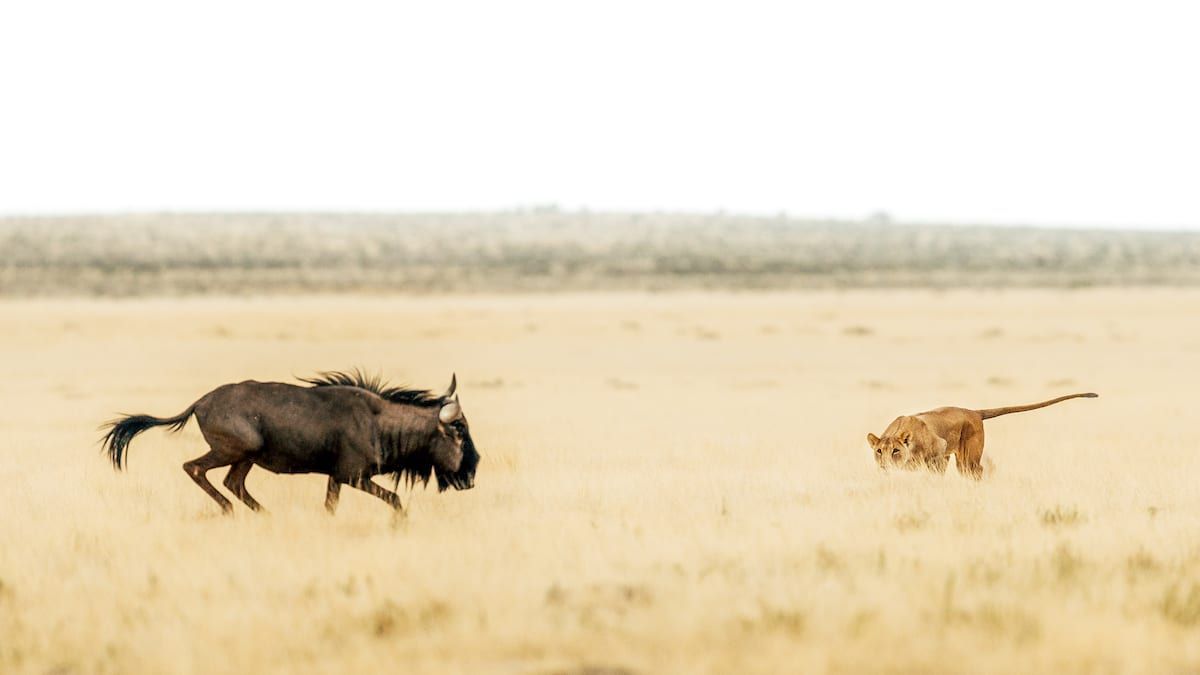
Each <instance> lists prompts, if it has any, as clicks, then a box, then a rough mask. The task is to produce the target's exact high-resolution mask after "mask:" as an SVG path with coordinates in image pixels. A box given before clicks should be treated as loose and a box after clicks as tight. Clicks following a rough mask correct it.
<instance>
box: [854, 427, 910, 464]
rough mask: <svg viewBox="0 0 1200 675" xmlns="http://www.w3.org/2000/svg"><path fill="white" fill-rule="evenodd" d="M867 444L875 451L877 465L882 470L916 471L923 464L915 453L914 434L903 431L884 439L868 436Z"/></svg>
mask: <svg viewBox="0 0 1200 675" xmlns="http://www.w3.org/2000/svg"><path fill="white" fill-rule="evenodd" d="M867 443H868V444H869V445H870V446H871V449H872V450H874V451H875V463H876V464H878V465H879V466H880V468H883V469H887V468H890V467H895V468H898V469H916V468H917V467H918V466H919V465H920V464H921V461H922V460H921V459H920V458H918V457H917V454H916V453H914V452H913V449H914V446H913V436H912V432H909V431H903V432H900V433H899V434H897V435H895V436H884V437H883V438H880V437H878V436H876V435H875V434H867Z"/></svg>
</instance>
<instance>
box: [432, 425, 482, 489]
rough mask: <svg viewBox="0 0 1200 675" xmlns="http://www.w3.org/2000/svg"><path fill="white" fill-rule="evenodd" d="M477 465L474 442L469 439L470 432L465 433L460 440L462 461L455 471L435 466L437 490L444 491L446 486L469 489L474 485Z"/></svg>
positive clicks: (477, 457) (477, 458) (477, 455)
mask: <svg viewBox="0 0 1200 675" xmlns="http://www.w3.org/2000/svg"><path fill="white" fill-rule="evenodd" d="M477 466H479V453H478V452H476V450H475V442H474V441H472V440H471V434H470V433H467V434H466V435H465V436H463V441H462V461H461V462H459V464H458V470H457V471H446V470H445V469H443V468H441V467H440V466H435V467H434V469H433V472H434V474H435V475H436V476H437V483H438V492H445V491H446V488H451V487H452V488H454V489H455V490H470V489H471V488H473V487H475V467H477Z"/></svg>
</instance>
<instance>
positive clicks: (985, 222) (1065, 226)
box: [0, 203, 1200, 234]
mask: <svg viewBox="0 0 1200 675" xmlns="http://www.w3.org/2000/svg"><path fill="white" fill-rule="evenodd" d="M516 214H562V215H570V216H605V217H621V216H626V217H631V216H667V217H685V218H731V219H738V220H757V221H763V222H779V221H785V222H794V223H797V224H810V225H811V224H840V225H852V226H861V225H874V226H888V227H939V228H940V227H948V228H978V229H1014V230H1018V229H1021V230H1051V231H1080V232H1086V231H1104V232H1132V233H1164V234H1172V233H1179V234H1190V233H1197V232H1200V224H1195V225H1152V224H1145V225H1138V224H1131V223H1124V224H1122V223H1096V222H1049V221H1045V222H1037V221H1029V220H1025V221H1000V220H989V219H961V220H950V219H942V218H906V217H898V216H893V215H892V214H890V213H889V212H888V211H886V210H880V211H877V212H872V213H867V214H864V215H861V216H835V215H828V216H822V215H809V214H800V213H793V212H790V211H787V210H779V211H754V210H732V209H709V210H700V209H618V208H613V209H607V208H606V209H596V208H590V207H564V206H561V205H558V204H553V203H547V204H536V203H534V204H528V205H519V206H511V207H498V208H462V209H371V208H328V209H326V208H322V209H290V208H278V209H201V208H162V209H124V210H123V209H112V210H99V209H97V210H79V211H75V210H62V211H0V222H4V221H16V220H65V219H70V218H96V219H104V220H119V219H122V218H131V219H134V218H136V219H143V218H153V217H161V216H199V217H224V218H238V217H264V216H289V217H296V216H310V217H331V216H337V217H345V216H351V217H354V216H362V217H384V218H386V217H420V216H487V215H516Z"/></svg>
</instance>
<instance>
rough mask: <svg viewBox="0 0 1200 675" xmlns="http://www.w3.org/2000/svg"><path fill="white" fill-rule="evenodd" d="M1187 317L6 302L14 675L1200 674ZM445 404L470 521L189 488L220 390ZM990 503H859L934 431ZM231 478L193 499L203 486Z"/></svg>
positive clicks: (8, 611)
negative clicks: (124, 431) (356, 380)
mask: <svg viewBox="0 0 1200 675" xmlns="http://www.w3.org/2000/svg"><path fill="white" fill-rule="evenodd" d="M1197 308H1200V292H1196V291H1171V290H1157V291H1151V290H1146V291H1086V292H1084V291H1079V292H1045V291H1013V292H1003V293H973V292H952V293H944V294H936V293H928V292H892V293H887V292H852V293H808V294H743V295H660V296H649V295H589V296H577V295H560V296H541V297H530V296H520V295H512V296H505V297H472V298H460V297H443V298H439V299H436V300H419V299H412V298H409V299H387V298H377V299H355V298H337V299H319V300H311V299H288V300H271V301H266V300H245V301H229V300H215V299H196V300H188V301H152V300H146V301H141V300H139V301H124V302H113V301H55V302H32V301H8V302H5V303H3V304H0V359H2V363H0V366H2V368H0V370H2V372H3V374H4V379H3V381H2V382H0V438H3V441H4V442H3V448H2V450H0V452H3V457H2V459H0V485H4V486H5V490H4V504H5V506H4V512H3V514H2V515H0V672H4V673H24V672H30V673H47V672H54V673H75V672H79V673H85V672H98V673H133V672H181V673H247V672H254V673H319V672H320V673H324V672H352V671H363V670H366V669H369V668H371V669H373V668H382V669H385V670H395V671H398V672H405V673H427V672H428V673H434V672H471V673H491V672H495V673H585V672H590V673H601V672H611V673H617V672H629V673H656V672H711V673H732V672H738V673H743V672H763V673H773V672H781V671H788V672H814V671H834V672H847V671H872V672H913V671H922V672H963V671H974V672H1029V671H1041V672H1146V673H1152V672H1153V673H1160V672H1183V671H1194V670H1196V669H1198V668H1200V633H1198V632H1197V631H1198V630H1200V538H1198V537H1197V533H1198V532H1200V492H1198V491H1197V489H1196V486H1197V477H1198V476H1200V453H1197V452H1196V443H1195V440H1194V438H1193V436H1194V430H1193V421H1194V419H1195V414H1194V408H1195V404H1194V399H1195V396H1193V393H1192V391H1191V387H1190V386H1189V385H1190V384H1191V379H1192V378H1191V376H1192V374H1194V373H1196V372H1200V312H1197V311H1196V310H1197ZM353 365H363V366H367V367H371V368H378V369H380V370H382V371H383V372H384V373H386V374H388V375H389V376H392V377H395V378H396V379H405V380H408V381H409V382H411V383H414V384H419V385H424V386H429V387H441V386H443V385H444V384H445V381H446V378H447V377H448V375H449V371H450V370H451V369H452V368H453V369H456V370H457V371H458V373H459V377H460V390H461V391H462V397H463V402H464V406H465V408H466V411H467V414H468V416H469V417H470V420H471V424H472V428H473V430H474V434H475V437H476V440H477V442H478V443H479V444H480V446H481V449H482V451H483V453H484V459H483V464H482V465H481V467H480V473H479V476H478V487H477V488H476V489H475V490H473V491H471V492H467V493H448V494H444V495H437V494H436V493H434V492H424V491H418V492H415V493H413V494H411V495H406V497H405V500H406V503H407V504H408V505H409V509H410V517H409V519H408V520H407V521H406V522H405V523H403V524H400V525H394V524H393V523H392V521H391V518H390V516H389V514H388V512H387V509H386V507H384V506H383V505H382V504H380V503H378V502H376V501H375V500H373V499H372V498H370V497H367V496H365V495H362V494H360V493H356V492H353V491H350V492H344V493H343V495H344V496H343V504H342V509H341V512H340V513H339V514H338V515H337V516H336V517H335V518H329V517H327V516H326V514H325V513H324V511H323V509H322V507H321V502H322V497H323V487H322V481H321V479H320V478H318V477H312V476H308V477H280V476H274V475H271V474H269V473H266V472H264V471H262V470H256V471H254V472H252V473H251V474H250V478H249V487H250V489H251V491H252V492H253V493H254V494H255V495H256V496H257V497H258V499H259V500H260V501H262V502H263V503H264V504H265V505H266V506H267V508H268V509H270V510H271V513H270V514H269V515H267V516H265V517H260V516H255V515H253V514H250V513H248V512H246V511H245V510H241V509H240V505H239V509H240V510H239V512H238V514H237V515H236V516H235V517H233V518H231V519H229V518H222V517H220V516H219V515H218V510H217V508H216V506H215V505H214V504H213V503H212V502H211V501H210V500H208V498H207V497H205V496H204V495H203V494H202V493H201V492H200V491H199V490H198V489H196V487H195V486H194V485H192V484H191V482H190V481H189V480H188V479H187V477H186V476H185V475H184V473H183V472H182V471H181V470H180V469H179V465H180V464H181V463H182V462H183V461H185V460H186V459H189V458H191V457H194V456H196V455H198V454H200V452H201V451H202V448H203V446H202V442H201V439H200V438H199V435H198V433H197V431H196V429H195V426H194V423H193V425H191V426H189V427H188V428H187V429H186V430H185V431H184V432H182V433H181V434H179V435H178V436H176V437H171V436H168V435H166V434H165V433H163V432H161V430H152V431H150V432H147V433H146V434H145V435H144V436H142V437H140V438H139V439H138V440H137V441H135V443H134V445H133V447H132V451H131V466H130V470H129V472H128V473H127V474H125V475H115V474H113V472H112V471H111V470H110V469H109V467H108V466H107V464H106V462H105V461H104V460H103V459H102V458H101V456H100V455H99V450H98V448H97V446H96V444H95V442H96V438H97V433H96V431H95V427H96V425H97V424H99V423H100V422H101V421H102V420H104V419H106V418H108V417H109V416H110V415H111V414H112V413H114V412H116V411H127V412H150V413H154V414H162V415H166V414H174V413H176V412H178V411H180V410H182V409H183V408H184V407H185V406H186V405H187V404H188V403H190V402H191V401H192V400H193V399H195V398H197V397H198V396H199V395H201V394H202V393H204V392H205V391H207V390H208V389H210V388H211V387H213V386H215V385H217V384H220V383H223V382H227V381H233V380H238V379H243V378H247V377H254V378H258V379H284V380H287V379H289V378H290V377H291V375H292V374H297V375H299V374H306V373H309V372H312V371H313V370H316V369H327V368H339V367H348V366H353ZM1077 390H1095V391H1098V392H1100V393H1101V398H1100V399H1097V400H1095V401H1071V402H1069V403H1065V404H1063V405H1061V406H1057V407H1055V408H1051V409H1049V410H1043V411H1037V412H1032V413H1027V414H1023V415H1014V416H1011V417H1006V418H1001V419H997V420H992V421H990V422H988V426H987V429H988V439H989V440H988V446H987V456H989V457H991V458H992V459H993V460H994V462H995V469H994V470H993V471H992V472H991V474H990V475H989V476H988V477H987V478H986V479H985V480H984V481H983V482H981V483H973V482H970V481H967V480H963V479H961V478H959V477H958V476H955V475H948V476H945V477H937V476H930V475H921V474H913V475H882V474H880V473H879V472H877V471H876V470H875V469H874V467H873V465H872V461H871V457H870V454H869V449H868V448H867V446H866V443H865V440H864V436H865V434H866V433H867V432H868V431H874V432H876V433H878V432H879V431H880V430H881V429H882V428H883V426H884V425H885V424H886V423H887V422H888V421H890V420H891V418H892V417H894V416H895V415H897V414H899V413H902V412H914V411H918V410H922V409H925V408H928V407H932V406H935V405H941V404H960V405H973V406H980V407H984V406H996V405H1004V404H1014V403H1024V402H1029V401H1032V400H1037V399H1041V398H1045V397H1049V396H1051V395H1056V394H1061V393H1067V392H1071V391H1077ZM214 477H216V476H214Z"/></svg>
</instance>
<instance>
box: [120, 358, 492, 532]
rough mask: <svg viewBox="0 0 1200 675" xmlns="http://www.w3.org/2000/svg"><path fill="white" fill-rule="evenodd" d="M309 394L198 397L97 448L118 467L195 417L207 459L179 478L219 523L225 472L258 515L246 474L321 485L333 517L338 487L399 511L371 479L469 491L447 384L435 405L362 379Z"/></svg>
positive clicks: (340, 377)
mask: <svg viewBox="0 0 1200 675" xmlns="http://www.w3.org/2000/svg"><path fill="white" fill-rule="evenodd" d="M304 382H307V383H308V384H309V385H311V386H307V387H302V386H297V385H294V384H284V383H281V382H255V381H253V380H248V381H246V382H239V383H237V384H226V385H223V386H220V387H217V388H216V389H214V390H212V391H211V392H209V393H207V394H205V395H204V396H202V397H200V399H199V400H197V401H196V402H195V403H193V404H192V405H191V406H189V407H188V409H187V410H185V411H183V412H182V413H180V414H179V415H176V416H175V417H169V418H158V417H151V416H149V415H128V416H125V417H122V418H120V419H118V420H114V421H112V422H110V423H109V424H108V433H107V434H106V435H105V436H104V439H103V445H104V448H105V450H106V451H107V453H108V456H109V459H110V460H111V461H112V464H113V467H114V468H116V469H118V470H119V469H121V468H123V467H124V465H125V454H126V449H127V448H128V446H129V442H130V441H131V440H132V439H133V437H134V436H136V435H137V434H139V433H141V432H142V431H145V430H146V429H149V428H151V427H156V426H169V427H170V428H171V430H172V431H178V430H179V429H181V428H183V426H184V425H185V424H187V421H188V419H189V418H190V417H192V416H195V418H196V422H197V424H199V426H200V433H202V434H203V435H204V440H205V441H207V442H208V445H209V448H210V451H209V452H208V453H206V454H204V455H202V456H200V457H197V458H196V459H193V460H191V461H189V462H186V463H185V464H184V465H183V469H184V471H186V472H187V474H188V476H190V477H191V478H192V480H193V481H195V482H196V484H197V485H198V486H200V488H201V489H202V490H204V491H205V492H206V493H207V494H208V495H209V496H210V497H212V498H213V500H214V501H216V502H217V504H219V505H220V506H221V509H222V510H223V511H225V512H226V513H228V512H230V511H232V510H233V505H232V504H231V503H230V501H229V500H228V499H226V498H225V496H224V495H222V494H221V493H220V492H218V491H217V489H216V488H215V487H213V486H212V484H211V483H209V481H208V478H207V475H206V474H207V473H208V472H209V471H210V470H212V469H216V468H219V467H222V466H228V467H230V469H229V473H228V474H227V475H226V476H225V481H224V484H225V487H226V488H228V489H229V491H230V492H232V493H233V494H234V495H235V496H236V497H237V498H238V499H240V500H241V501H242V502H243V503H245V504H246V506H248V507H250V508H251V509H254V510H256V511H257V510H259V509H260V508H262V507H261V506H260V505H259V503H258V502H257V501H256V500H255V499H254V498H253V497H251V496H250V493H249V492H247V491H246V485H245V481H246V474H248V473H249V472H250V469H251V468H252V467H254V466H256V465H257V466H261V467H263V468H264V469H267V470H268V471H272V472H274V473H320V474H325V475H328V476H329V483H328V486H327V489H326V497H325V506H326V508H327V509H329V511H330V513H332V512H334V510H335V509H336V508H337V502H338V495H339V492H340V490H341V486H342V484H343V483H344V484H347V485H350V486H351V487H355V488H358V489H360V490H363V491H364V492H367V493H370V494H372V495H374V496H376V497H378V498H380V499H382V500H383V501H385V502H387V503H388V504H390V505H391V506H392V508H394V509H396V510H397V511H398V512H402V511H403V507H402V506H401V504H400V497H399V496H398V495H396V493H395V492H393V491H391V490H387V489H385V488H383V487H380V486H379V485H377V484H376V483H374V482H373V481H372V480H371V477H372V476H376V475H380V474H392V476H393V478H394V479H395V482H396V484H397V485H398V484H399V482H400V481H401V480H402V479H404V480H406V481H407V482H408V483H409V484H410V485H411V484H413V483H415V482H416V481H421V482H422V484H425V483H427V482H428V481H429V477H430V475H431V474H432V475H436V477H437V481H438V489H439V491H440V490H445V489H446V488H447V487H453V488H455V489H459V490H465V489H469V488H471V487H472V486H473V485H474V480H475V468H476V466H477V465H478V463H479V453H478V452H476V450H475V445H474V443H473V441H472V440H471V433H470V429H469V428H468V426H467V419H466V416H465V415H463V414H462V408H461V406H460V405H459V402H458V399H457V397H453V398H452V396H453V393H454V389H455V380H454V379H452V380H451V385H450V389H449V390H448V391H447V392H446V394H443V395H435V394H431V393H429V392H425V391H417V390H411V389H399V388H394V387H387V386H386V385H385V384H384V383H383V382H381V381H380V380H379V378H368V377H366V376H364V375H363V374H362V373H359V372H357V371H355V372H354V373H338V372H334V373H324V374H322V375H321V376H319V377H316V378H311V379H306V380H304Z"/></svg>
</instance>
